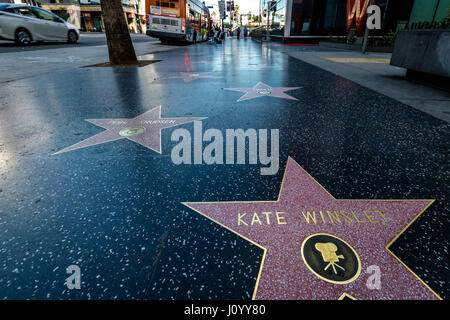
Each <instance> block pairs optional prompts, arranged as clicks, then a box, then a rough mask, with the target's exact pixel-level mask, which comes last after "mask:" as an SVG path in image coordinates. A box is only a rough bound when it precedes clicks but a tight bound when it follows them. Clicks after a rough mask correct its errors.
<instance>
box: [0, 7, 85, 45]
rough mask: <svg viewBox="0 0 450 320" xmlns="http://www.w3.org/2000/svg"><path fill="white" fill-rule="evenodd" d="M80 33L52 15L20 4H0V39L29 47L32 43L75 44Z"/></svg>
mask: <svg viewBox="0 0 450 320" xmlns="http://www.w3.org/2000/svg"><path fill="white" fill-rule="evenodd" d="M79 38H80V31H79V30H78V29H77V27H76V26H74V25H73V24H71V23H68V22H67V21H64V20H63V19H62V18H60V17H58V16H57V15H55V14H54V13H51V12H49V11H47V10H44V9H42V8H39V7H33V6H28V5H21V4H0V39H4V40H12V41H16V42H17V43H18V44H21V45H29V44H30V43H31V42H33V41H67V42H69V43H76V42H77V41H78V39H79Z"/></svg>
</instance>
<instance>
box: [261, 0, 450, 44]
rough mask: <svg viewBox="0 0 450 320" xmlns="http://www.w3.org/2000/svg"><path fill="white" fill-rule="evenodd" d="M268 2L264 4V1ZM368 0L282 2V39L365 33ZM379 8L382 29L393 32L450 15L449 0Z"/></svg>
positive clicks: (384, 0) (387, 0)
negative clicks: (449, 11) (283, 17)
mask: <svg viewBox="0 0 450 320" xmlns="http://www.w3.org/2000/svg"><path fill="white" fill-rule="evenodd" d="M265 3H267V1H266V2H265ZM369 4H370V0H281V1H278V4H277V12H276V14H277V15H279V16H281V15H282V14H284V15H285V23H284V37H328V36H330V35H348V34H349V33H350V30H352V29H353V30H355V33H356V35H357V36H361V35H363V34H364V31H365V25H366V19H367V13H366V9H367V6H368V5H369ZM375 4H376V5H378V6H379V7H380V9H381V19H382V21H381V26H382V29H381V30H376V31H374V32H371V35H383V34H387V33H388V32H391V31H392V32H395V31H398V30H399V29H402V28H405V27H406V26H410V25H411V24H412V23H414V22H416V23H418V22H428V23H430V24H432V23H439V22H442V21H443V20H445V19H446V18H447V17H448V15H449V13H448V10H449V8H450V0H375Z"/></svg>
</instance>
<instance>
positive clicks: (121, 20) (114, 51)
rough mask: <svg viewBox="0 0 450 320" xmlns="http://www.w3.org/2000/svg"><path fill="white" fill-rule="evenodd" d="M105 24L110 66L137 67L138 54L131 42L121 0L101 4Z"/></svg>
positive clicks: (105, 1)
mask: <svg viewBox="0 0 450 320" xmlns="http://www.w3.org/2000/svg"><path fill="white" fill-rule="evenodd" d="M100 4H101V7H102V13H103V20H104V23H105V33H106V40H107V43H108V53H109V63H110V65H137V64H138V61H137V58H136V52H135V51H134V47H133V42H132V41H131V36H130V32H129V31H128V24H127V20H126V18H125V14H124V11H123V8H122V3H121V0H102V1H101V2H100Z"/></svg>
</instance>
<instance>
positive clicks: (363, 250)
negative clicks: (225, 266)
mask: <svg viewBox="0 0 450 320" xmlns="http://www.w3.org/2000/svg"><path fill="white" fill-rule="evenodd" d="M433 201H434V200H356V199H355V200H353V199H351V200H340V199H335V198H334V197H333V196H332V195H331V194H329V193H328V192H327V191H326V190H325V189H324V188H323V187H322V186H321V185H320V184H319V183H318V182H317V181H316V180H315V179H314V178H313V177H311V176H310V175H309V174H308V173H307V172H306V171H305V170H304V169H303V168H302V167H300V165H298V164H297V163H296V162H295V161H294V160H293V159H292V158H289V159H288V162H287V166H286V170H285V174H284V177H283V181H282V185H281V190H280V193H279V196H278V200H276V201H242V202H203V203H202V202H197V203H194V202H187V203H183V204H184V205H186V206H187V207H189V208H191V209H193V210H194V211H196V212H197V213H199V214H201V215H203V216H204V217H206V218H208V219H210V220H212V221H213V222H215V223H217V224H219V225H221V226H222V227H224V228H226V229H228V230H229V231H231V232H233V233H235V234H237V235H238V236H240V237H242V238H244V239H246V240H247V241H249V242H251V243H253V244H254V245H256V246H258V247H259V248H261V249H262V250H263V258H262V261H261V264H260V270H259V274H258V277H257V280H256V284H255V288H254V291H253V299H263V300H277V299H280V300H294V299H299V300H303V299H306V300H320V299H332V300H337V299H339V298H341V297H344V296H346V297H354V298H356V299H364V300H365V299H367V300H370V299H376V300H378V299H400V300H401V299H408V300H416V299H438V298H439V296H437V294H435V293H434V292H433V291H432V290H431V289H430V288H429V287H428V286H427V285H426V284H425V283H424V282H422V281H421V280H420V279H419V278H418V277H417V276H416V275H415V274H414V273H413V272H412V271H411V270H410V269H409V268H408V267H407V266H406V265H404V264H403V263H402V262H401V261H400V260H399V259H398V258H397V257H396V256H395V255H394V254H393V253H392V252H391V251H390V250H389V247H390V245H391V244H392V243H393V242H394V241H395V240H396V239H397V238H398V237H399V236H400V235H401V234H402V233H403V232H404V231H405V230H406V229H407V228H408V227H409V225H410V224H411V223H412V222H413V221H414V220H415V219H416V218H417V217H418V216H420V215H421V214H422V213H423V212H424V211H425V210H426V209H427V208H428V207H429V206H430V205H431V204H432V203H433ZM323 234H325V235H326V236H327V237H328V239H334V238H331V237H337V238H339V239H341V240H343V241H345V242H346V244H347V245H348V246H349V247H351V248H353V251H354V252H355V256H358V257H359V258H358V260H357V259H355V258H354V259H353V261H355V270H356V267H358V268H359V271H358V272H355V273H354V274H353V275H351V276H352V279H350V280H348V281H342V282H336V281H335V282H332V281H330V279H331V278H326V277H334V280H339V277H340V276H341V275H340V273H342V274H343V273H344V271H345V270H346V269H345V268H347V269H348V267H347V265H346V264H345V263H346V261H347V260H348V261H350V258H351V255H350V254H344V251H339V250H340V249H339V248H338V247H337V246H336V245H335V244H333V243H330V242H329V241H328V240H327V241H322V242H323V243H319V245H316V247H315V248H316V249H315V250H323V251H322V254H323V256H321V255H320V252H319V251H314V250H311V251H310V253H309V254H310V256H311V257H313V259H312V260H311V261H312V262H314V259H316V260H315V262H316V263H317V265H320V263H323V264H322V267H321V268H319V269H317V270H319V271H318V272H322V274H323V275H324V276H320V275H318V274H317V273H316V272H314V271H313V270H312V268H311V265H309V264H308V263H309V262H308V261H307V260H306V259H305V258H304V255H303V250H304V246H305V244H306V243H307V241H309V240H308V239H311V237H317V236H318V235H319V236H321V235H322V237H323ZM341 242H342V241H341ZM335 243H336V244H338V242H335ZM330 248H331V249H330ZM327 250H328V251H327ZM330 250H331V251H330ZM336 250H338V251H336ZM330 252H331V253H330ZM347 252H350V250H347ZM314 255H315V256H314ZM314 257H315V258H314ZM322 259H323V260H324V261H322ZM326 259H328V260H326ZM325 262H328V265H326V264H325ZM357 262H359V263H357ZM330 266H331V267H330ZM350 266H351V265H350ZM373 266H376V267H377V268H379V270H380V277H381V278H380V279H381V281H380V283H381V285H380V287H378V288H376V289H374V287H369V286H368V285H367V283H368V281H369V276H370V275H371V274H369V273H368V270H371V269H370V268H369V269H368V267H371V268H373ZM341 269H342V270H344V271H342V270H341ZM334 273H335V274H334ZM348 279H349V278H348Z"/></svg>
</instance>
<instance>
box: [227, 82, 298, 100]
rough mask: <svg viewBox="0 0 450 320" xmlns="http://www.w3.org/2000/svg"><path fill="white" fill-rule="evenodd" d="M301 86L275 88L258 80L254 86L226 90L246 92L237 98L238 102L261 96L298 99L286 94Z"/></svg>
mask: <svg viewBox="0 0 450 320" xmlns="http://www.w3.org/2000/svg"><path fill="white" fill-rule="evenodd" d="M300 88H301V87H280V88H273V87H271V86H269V85H267V84H265V83H262V82H258V84H256V85H255V86H254V87H253V88H225V90H231V91H238V92H244V93H245V95H243V96H242V97H241V98H240V99H239V100H237V102H241V101H245V100H250V99H256V98H261V97H274V98H281V99H289V100H295V101H298V99H297V98H294V97H292V96H290V95H288V94H286V93H285V92H286V91H291V90H297V89H300Z"/></svg>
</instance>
